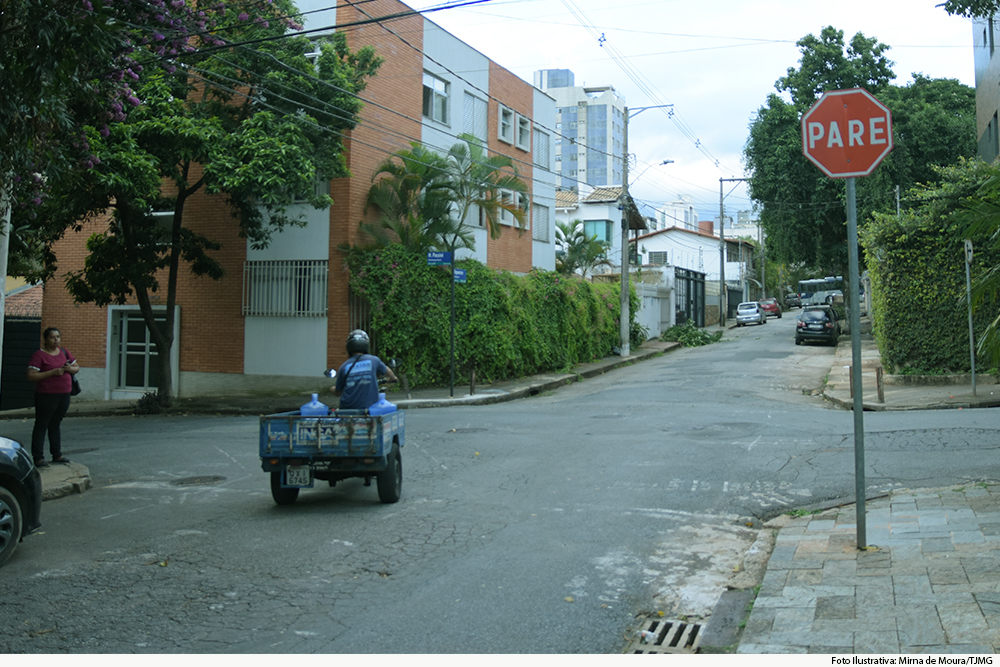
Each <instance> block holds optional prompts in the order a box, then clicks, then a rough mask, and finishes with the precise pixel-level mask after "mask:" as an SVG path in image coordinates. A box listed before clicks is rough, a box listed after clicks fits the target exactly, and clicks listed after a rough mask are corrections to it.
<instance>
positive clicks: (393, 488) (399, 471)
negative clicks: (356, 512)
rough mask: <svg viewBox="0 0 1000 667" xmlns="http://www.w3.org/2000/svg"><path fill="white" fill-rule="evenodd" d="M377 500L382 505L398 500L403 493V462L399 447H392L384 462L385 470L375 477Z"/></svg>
mask: <svg viewBox="0 0 1000 667" xmlns="http://www.w3.org/2000/svg"><path fill="white" fill-rule="evenodd" d="M377 481H378V499H379V500H381V501H382V502H383V503H394V502H397V501H398V500H399V496H400V494H401V493H402V491H403V460H402V457H400V455H399V445H395V444H394V445H393V446H392V451H391V452H390V453H389V456H387V457H386V460H385V470H383V471H382V472H380V473H379V474H378V476H377Z"/></svg>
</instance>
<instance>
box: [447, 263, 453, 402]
mask: <svg viewBox="0 0 1000 667" xmlns="http://www.w3.org/2000/svg"><path fill="white" fill-rule="evenodd" d="M448 395H449V396H451V397H452V398H454V397H455V251H454V250H452V251H451V389H450V393H449V394H448Z"/></svg>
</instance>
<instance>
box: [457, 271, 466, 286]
mask: <svg viewBox="0 0 1000 667" xmlns="http://www.w3.org/2000/svg"><path fill="white" fill-rule="evenodd" d="M455 282H456V283H464V282H465V269H455Z"/></svg>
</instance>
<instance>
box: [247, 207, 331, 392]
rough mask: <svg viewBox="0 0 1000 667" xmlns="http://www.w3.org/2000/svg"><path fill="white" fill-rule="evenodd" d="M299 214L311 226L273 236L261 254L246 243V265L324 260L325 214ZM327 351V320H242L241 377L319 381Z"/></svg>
mask: <svg viewBox="0 0 1000 667" xmlns="http://www.w3.org/2000/svg"><path fill="white" fill-rule="evenodd" d="M291 212H292V213H293V214H294V213H295V211H294V210H293V211H291ZM299 212H300V213H302V214H303V215H304V216H305V218H306V219H307V220H308V221H309V224H308V225H307V226H306V227H301V228H300V227H288V228H286V229H285V230H284V231H282V232H276V233H275V234H274V235H273V237H272V239H271V244H270V245H269V246H268V247H267V248H266V249H264V250H254V249H253V248H251V247H250V244H249V243H247V260H250V261H258V260H287V259H321V260H322V259H326V260H328V259H329V255H330V251H329V249H330V211H329V209H321V210H317V209H314V208H313V207H312V206H307V205H303V206H302V207H301V210H300V211H299ZM331 268H332V267H331ZM331 273H332V272H331ZM326 348H327V320H326V318H325V317H246V318H244V335H243V372H244V373H245V374H247V375H295V376H302V377H318V376H319V374H320V373H322V372H323V369H324V366H325V365H326Z"/></svg>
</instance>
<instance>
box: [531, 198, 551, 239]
mask: <svg viewBox="0 0 1000 667" xmlns="http://www.w3.org/2000/svg"><path fill="white" fill-rule="evenodd" d="M531 238H533V239H535V240H536V241H543V242H545V243H548V242H549V207H548V206H542V205H540V204H534V205H533V206H532V207H531Z"/></svg>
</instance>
